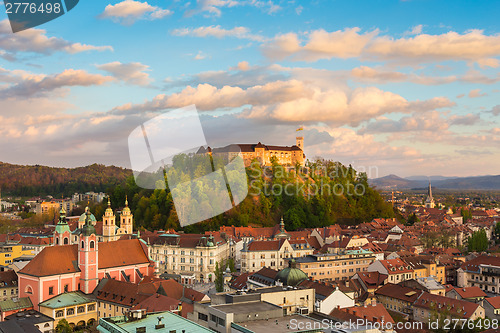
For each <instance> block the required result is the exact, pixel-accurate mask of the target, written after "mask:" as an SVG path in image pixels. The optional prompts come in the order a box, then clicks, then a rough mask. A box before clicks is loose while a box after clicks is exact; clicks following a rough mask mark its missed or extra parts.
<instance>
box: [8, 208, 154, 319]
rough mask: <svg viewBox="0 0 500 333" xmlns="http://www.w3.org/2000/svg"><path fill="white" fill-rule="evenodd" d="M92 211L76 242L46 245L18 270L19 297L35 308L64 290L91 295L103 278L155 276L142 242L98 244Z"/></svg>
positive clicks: (127, 278) (132, 240)
mask: <svg viewBox="0 0 500 333" xmlns="http://www.w3.org/2000/svg"><path fill="white" fill-rule="evenodd" d="M89 213H90V211H88V210H87V219H86V221H85V225H84V226H83V227H82V228H81V229H80V230H79V241H78V243H77V244H73V245H56V246H52V247H46V248H44V249H43V250H42V251H41V252H40V253H39V254H38V255H37V256H36V257H35V258H33V260H31V261H30V263H29V264H27V265H26V266H25V267H24V268H23V269H22V270H20V271H19V272H18V273H17V274H18V277H19V297H29V298H30V299H31V302H32V303H33V305H34V307H35V309H36V310H38V304H39V303H41V302H43V301H45V300H46V299H49V298H51V297H54V296H55V295H59V294H62V293H64V292H69V291H76V290H81V291H82V292H84V293H85V294H90V293H92V292H93V291H94V289H95V287H96V286H97V284H98V283H99V281H100V280H101V279H103V278H113V279H116V280H118V281H127V282H133V283H138V282H139V281H140V280H141V279H142V278H143V277H144V276H146V275H150V276H152V275H154V273H155V263H154V262H153V261H151V260H150V259H149V257H148V250H147V247H146V245H145V244H144V243H143V242H142V241H140V240H138V239H130V240H121V241H114V242H109V243H98V242H97V237H96V232H95V228H94V226H93V225H92V224H91V222H90V218H89ZM59 244H64V242H59Z"/></svg>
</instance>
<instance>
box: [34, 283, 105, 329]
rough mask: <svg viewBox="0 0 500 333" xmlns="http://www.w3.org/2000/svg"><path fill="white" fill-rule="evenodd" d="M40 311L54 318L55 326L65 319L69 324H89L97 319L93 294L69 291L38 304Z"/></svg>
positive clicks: (95, 301)
mask: <svg viewBox="0 0 500 333" xmlns="http://www.w3.org/2000/svg"><path fill="white" fill-rule="evenodd" d="M39 309H40V312H41V313H43V314H44V315H47V316H49V317H52V318H54V320H55V322H54V325H55V326H57V324H58V323H59V321H60V320H61V319H66V320H67V321H68V323H69V324H70V325H71V326H80V327H83V326H87V325H89V326H91V325H93V324H94V323H95V322H96V321H97V300H96V299H95V297H94V296H93V295H87V294H84V293H83V292H81V291H79V290H78V291H71V292H65V293H62V294H59V295H57V296H54V297H52V298H49V299H47V300H45V301H43V302H41V303H40V304H39Z"/></svg>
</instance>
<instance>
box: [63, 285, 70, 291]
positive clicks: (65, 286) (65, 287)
mask: <svg viewBox="0 0 500 333" xmlns="http://www.w3.org/2000/svg"><path fill="white" fill-rule="evenodd" d="M68 291H69V284H65V285H64V292H65V293H67V292H68Z"/></svg>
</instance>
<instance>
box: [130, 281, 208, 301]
mask: <svg viewBox="0 0 500 333" xmlns="http://www.w3.org/2000/svg"><path fill="white" fill-rule="evenodd" d="M160 285H161V286H162V288H163V289H164V290H165V292H166V294H167V296H168V297H172V298H175V299H177V300H180V299H181V298H182V297H184V298H186V299H189V300H191V301H197V302H199V301H201V300H203V299H204V298H205V297H206V295H205V294H203V293H200V292H199V291H196V290H194V289H191V288H187V287H184V286H183V285H182V284H180V283H178V282H177V281H175V280H173V279H169V280H163V279H156V278H155V279H153V280H149V281H147V280H146V279H144V280H143V281H141V282H140V283H139V292H140V293H142V294H147V295H152V294H155V293H156V291H157V290H158V288H159V287H160Z"/></svg>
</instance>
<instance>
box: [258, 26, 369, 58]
mask: <svg viewBox="0 0 500 333" xmlns="http://www.w3.org/2000/svg"><path fill="white" fill-rule="evenodd" d="M360 30H361V29H360V28H346V29H344V30H338V31H334V32H327V31H325V30H323V29H320V30H314V31H312V32H310V33H309V34H308V41H307V43H306V44H305V45H303V46H302V45H301V43H300V41H299V38H298V36H297V34H295V33H288V34H283V35H278V36H276V37H275V38H274V39H273V40H272V41H270V42H268V43H266V44H264V45H263V52H264V54H265V55H266V56H267V57H269V58H271V59H283V58H286V57H288V56H292V58H293V59H294V60H302V61H317V60H319V59H331V58H333V57H335V58H342V59H347V58H353V57H358V56H360V55H361V52H362V50H363V49H364V47H365V46H366V45H367V44H368V42H369V41H370V40H371V39H372V38H373V37H374V36H376V35H377V34H378V30H374V31H371V32H367V33H364V34H360V33H359V31H360Z"/></svg>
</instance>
